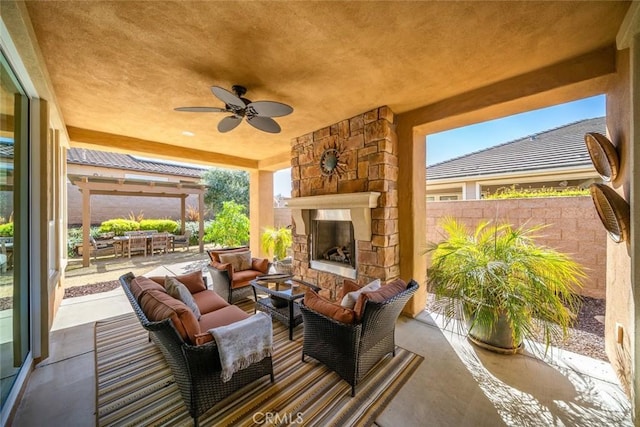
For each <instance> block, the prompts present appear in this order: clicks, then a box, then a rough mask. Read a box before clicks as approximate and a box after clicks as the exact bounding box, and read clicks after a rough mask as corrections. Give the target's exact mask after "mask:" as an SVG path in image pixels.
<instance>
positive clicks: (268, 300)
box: [251, 275, 320, 340]
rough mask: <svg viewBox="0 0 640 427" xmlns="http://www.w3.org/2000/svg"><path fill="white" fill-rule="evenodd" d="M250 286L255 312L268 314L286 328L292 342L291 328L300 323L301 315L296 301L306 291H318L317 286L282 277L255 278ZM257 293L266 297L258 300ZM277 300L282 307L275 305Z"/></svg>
mask: <svg viewBox="0 0 640 427" xmlns="http://www.w3.org/2000/svg"><path fill="white" fill-rule="evenodd" d="M251 286H252V287H253V296H254V298H255V301H256V310H260V311H264V312H265V313H269V314H270V315H271V317H272V318H274V319H276V320H278V321H279V322H281V323H282V324H284V325H285V326H287V327H288V328H289V340H293V328H295V327H296V326H298V325H299V324H301V323H302V313H301V312H300V308H299V307H298V303H297V302H296V301H297V300H299V299H301V298H303V297H304V294H305V292H306V291H307V289H313V290H315V291H318V290H320V288H319V287H318V286H315V285H313V284H311V283H308V282H304V281H302V280H297V279H293V278H291V277H290V276H283V275H273V276H260V277H257V278H256V279H255V280H252V281H251ZM258 293H261V294H266V295H267V296H266V297H262V298H258ZM272 297H274V298H275V301H276V302H274V299H273V298H272ZM278 299H281V300H282V302H283V304H282V305H281V304H278V303H277V301H278Z"/></svg>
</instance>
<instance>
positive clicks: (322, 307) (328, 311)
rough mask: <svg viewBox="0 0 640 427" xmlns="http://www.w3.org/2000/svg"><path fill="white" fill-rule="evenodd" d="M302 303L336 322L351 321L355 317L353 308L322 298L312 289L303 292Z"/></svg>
mask: <svg viewBox="0 0 640 427" xmlns="http://www.w3.org/2000/svg"><path fill="white" fill-rule="evenodd" d="M304 305H306V306H307V307H309V308H310V309H312V310H314V311H317V312H318V313H320V314H324V315H325V316H327V317H330V318H332V319H334V320H337V321H338V322H342V323H353V322H354V321H355V319H356V317H355V312H354V311H353V310H351V309H349V308H345V307H343V306H341V305H340V304H336V303H333V302H331V301H329V300H327V299H324V298H322V297H321V296H320V295H318V294H317V293H316V292H315V291H313V290H312V289H309V290H308V291H307V292H306V293H305V294H304Z"/></svg>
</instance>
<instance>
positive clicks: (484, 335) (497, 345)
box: [464, 307, 524, 354]
mask: <svg viewBox="0 0 640 427" xmlns="http://www.w3.org/2000/svg"><path fill="white" fill-rule="evenodd" d="M464 315H465V322H466V325H467V330H468V338H469V340H470V341H471V342H472V343H474V344H475V345H477V346H478V347H481V348H484V349H487V350H491V351H493V352H496V353H501V354H516V353H518V352H520V351H522V349H523V348H524V344H523V343H522V341H520V342H515V341H514V340H513V333H512V329H511V326H510V325H509V322H507V317H506V315H505V314H501V315H500V316H499V317H498V321H497V322H496V323H495V325H492V326H493V327H489V325H481V324H479V323H473V319H474V316H473V313H471V312H470V310H469V309H468V307H465V310H464Z"/></svg>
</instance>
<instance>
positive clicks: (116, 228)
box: [100, 218, 140, 236]
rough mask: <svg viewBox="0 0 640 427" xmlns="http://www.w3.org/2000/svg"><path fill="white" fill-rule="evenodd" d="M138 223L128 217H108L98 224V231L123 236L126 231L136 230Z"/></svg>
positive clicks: (138, 226)
mask: <svg viewBox="0 0 640 427" xmlns="http://www.w3.org/2000/svg"><path fill="white" fill-rule="evenodd" d="M139 229H140V224H138V223H137V222H135V221H131V220H129V219H121V218H120V219H110V220H107V221H104V222H103V223H102V224H100V233H115V235H116V236H124V233H125V232H126V231H136V230H139Z"/></svg>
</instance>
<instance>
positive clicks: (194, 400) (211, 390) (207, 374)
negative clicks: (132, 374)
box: [120, 273, 274, 426]
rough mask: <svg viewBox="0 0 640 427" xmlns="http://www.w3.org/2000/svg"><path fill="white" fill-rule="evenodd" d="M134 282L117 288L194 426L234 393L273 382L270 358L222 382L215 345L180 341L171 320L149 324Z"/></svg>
mask: <svg viewBox="0 0 640 427" xmlns="http://www.w3.org/2000/svg"><path fill="white" fill-rule="evenodd" d="M134 278H135V276H134V275H133V274H132V273H128V274H125V275H124V276H121V277H120V284H121V285H122V287H123V288H124V293H125V294H126V295H127V298H128V299H129V302H130V303H131V306H132V307H133V311H134V312H135V313H136V315H137V316H138V320H140V323H141V324H142V327H143V328H145V329H146V330H147V331H149V336H150V339H151V340H152V341H153V342H154V343H155V344H156V345H157V346H158V348H159V349H160V351H161V352H162V355H163V356H164V358H165V359H166V361H167V363H168V364H169V367H170V368H171V372H172V373H173V377H174V379H175V381H176V384H177V385H178V388H179V389H180V394H181V395H182V399H183V400H184V403H185V405H186V407H187V410H188V411H189V415H191V417H192V418H193V424H194V426H197V425H198V417H200V415H202V414H204V413H205V412H206V411H207V410H208V409H209V408H211V407H212V406H213V405H215V404H216V403H218V402H219V401H221V400H222V399H224V398H225V397H227V396H229V395H230V394H232V393H233V392H235V391H236V390H239V389H240V388H242V387H244V386H245V385H247V384H250V383H252V382H253V381H255V380H257V379H259V378H261V377H263V376H265V375H270V377H271V382H273V381H274V377H273V365H272V358H271V357H265V358H264V359H262V360H261V361H260V362H257V363H254V364H252V365H251V366H249V367H248V368H245V369H242V370H241V371H238V372H236V373H234V374H233V377H231V380H229V381H227V382H223V381H222V379H221V377H220V373H221V370H222V367H221V365H220V356H219V355H218V347H217V345H216V342H215V341H210V342H208V343H206V344H202V345H198V346H194V345H190V344H187V343H185V341H184V340H183V339H182V337H181V336H180V334H179V333H178V331H177V330H176V328H175V327H174V325H173V322H172V321H171V319H165V320H162V321H159V322H150V321H149V320H148V319H147V317H146V316H145V314H144V312H143V311H142V309H141V308H140V305H139V304H138V302H137V301H136V298H135V297H134V296H133V294H132V293H131V289H130V284H131V281H132V280H133V279H134Z"/></svg>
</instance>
